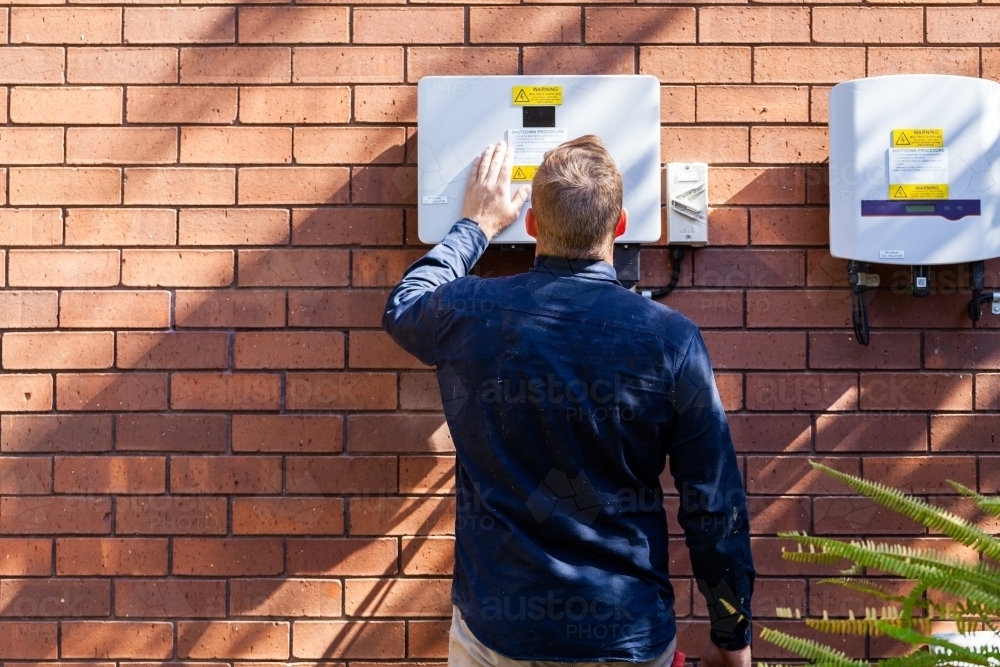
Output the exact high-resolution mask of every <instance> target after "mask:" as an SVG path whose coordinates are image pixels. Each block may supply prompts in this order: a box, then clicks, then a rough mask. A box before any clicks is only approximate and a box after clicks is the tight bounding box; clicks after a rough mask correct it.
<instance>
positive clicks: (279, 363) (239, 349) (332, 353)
mask: <svg viewBox="0 0 1000 667" xmlns="http://www.w3.org/2000/svg"><path fill="white" fill-rule="evenodd" d="M233 358H234V363H235V368H275V369H281V368H307V369H319V368H343V367H344V335H343V334H342V333H339V332H320V331H310V332H302V333H297V332H288V333H273V332H267V333H249V332H248V333H237V334H235V336H234V344H233Z"/></svg>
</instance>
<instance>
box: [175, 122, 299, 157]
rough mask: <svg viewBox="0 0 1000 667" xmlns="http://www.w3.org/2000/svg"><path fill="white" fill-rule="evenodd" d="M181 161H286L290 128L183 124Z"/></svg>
mask: <svg viewBox="0 0 1000 667" xmlns="http://www.w3.org/2000/svg"><path fill="white" fill-rule="evenodd" d="M180 155H181V162H186V163H195V164H234V163H235V164H252V163H289V162H291V161H292V130H291V129H290V128H285V127H268V128H262V127H182V128H181V153H180Z"/></svg>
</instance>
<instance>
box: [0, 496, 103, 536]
mask: <svg viewBox="0 0 1000 667" xmlns="http://www.w3.org/2000/svg"><path fill="white" fill-rule="evenodd" d="M110 532H111V500H110V499H109V498H107V497H87V496H44V497H35V496H6V497H3V498H0V533H2V534H4V535H26V534H27V535H32V534H34V535H54V534H61V535H73V534H77V535H86V534H95V535H96V534H101V533H104V534H107V533H110Z"/></svg>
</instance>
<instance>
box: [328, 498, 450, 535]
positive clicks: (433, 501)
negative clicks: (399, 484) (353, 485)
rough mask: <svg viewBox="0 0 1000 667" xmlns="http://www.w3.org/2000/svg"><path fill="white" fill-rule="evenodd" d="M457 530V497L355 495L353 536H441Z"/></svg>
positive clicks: (351, 517) (351, 520)
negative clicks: (366, 496)
mask: <svg viewBox="0 0 1000 667" xmlns="http://www.w3.org/2000/svg"><path fill="white" fill-rule="evenodd" d="M454 529H455V502H454V498H449V497H445V498H421V497H416V498H404V497H399V498H395V497H382V498H364V497H359V498H352V499H351V501H350V522H349V528H348V530H349V531H350V534H351V535H440V534H451V533H452V532H453V531H454Z"/></svg>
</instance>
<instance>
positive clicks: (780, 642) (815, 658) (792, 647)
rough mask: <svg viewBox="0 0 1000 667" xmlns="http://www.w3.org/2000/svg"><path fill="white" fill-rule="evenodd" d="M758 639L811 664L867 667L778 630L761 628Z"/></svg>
mask: <svg viewBox="0 0 1000 667" xmlns="http://www.w3.org/2000/svg"><path fill="white" fill-rule="evenodd" d="M760 638H761V639H763V640H764V641H767V642H771V643H772V644H774V645H775V646H778V647H779V648H782V649H784V650H786V651H791V652H792V653H795V654H796V655H799V656H802V657H803V658H805V659H807V660H810V661H812V662H813V663H822V664H824V665H828V666H829V667H869V665H868V663H867V662H866V661H864V660H855V659H854V658H852V657H850V656H849V655H847V654H846V653H844V652H843V651H838V650H837V649H835V648H831V647H829V646H824V645H823V644H820V643H819V642H816V641H813V640H811V639H802V638H800V637H793V636H792V635H789V634H785V633H784V632H781V631H779V630H772V629H770V628H761V631H760Z"/></svg>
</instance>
